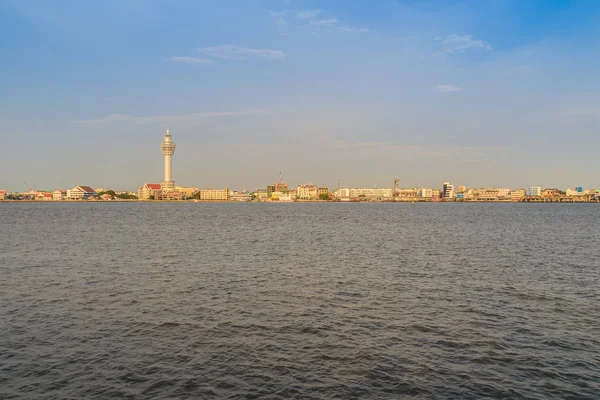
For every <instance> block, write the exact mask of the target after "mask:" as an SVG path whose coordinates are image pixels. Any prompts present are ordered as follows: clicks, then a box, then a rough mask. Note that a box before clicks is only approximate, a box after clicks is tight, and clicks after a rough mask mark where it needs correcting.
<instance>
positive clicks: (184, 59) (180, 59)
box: [167, 56, 211, 64]
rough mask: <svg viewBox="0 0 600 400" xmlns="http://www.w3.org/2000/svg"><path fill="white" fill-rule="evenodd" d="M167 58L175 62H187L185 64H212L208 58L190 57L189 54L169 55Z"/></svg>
mask: <svg viewBox="0 0 600 400" xmlns="http://www.w3.org/2000/svg"><path fill="white" fill-rule="evenodd" d="M167 60H169V61H173V62H178V63H185V64H210V63H211V61H210V60H207V59H206V58H200V57H189V56H178V57H167Z"/></svg>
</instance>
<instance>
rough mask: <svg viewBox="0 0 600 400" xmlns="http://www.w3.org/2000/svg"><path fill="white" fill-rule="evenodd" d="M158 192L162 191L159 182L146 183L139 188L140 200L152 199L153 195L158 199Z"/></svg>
mask: <svg viewBox="0 0 600 400" xmlns="http://www.w3.org/2000/svg"><path fill="white" fill-rule="evenodd" d="M158 192H160V184H159V183H144V185H143V186H142V187H141V188H139V190H138V194H137V196H138V200H140V201H142V200H151V197H152V198H154V199H155V200H156V198H157V194H158Z"/></svg>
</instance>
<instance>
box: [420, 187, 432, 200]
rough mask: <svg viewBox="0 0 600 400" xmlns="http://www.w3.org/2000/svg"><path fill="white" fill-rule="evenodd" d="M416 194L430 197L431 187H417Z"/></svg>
mask: <svg viewBox="0 0 600 400" xmlns="http://www.w3.org/2000/svg"><path fill="white" fill-rule="evenodd" d="M418 196H419V197H424V198H427V199H430V198H432V197H433V189H427V188H421V189H419V192H418Z"/></svg>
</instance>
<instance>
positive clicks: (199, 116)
mask: <svg viewBox="0 0 600 400" xmlns="http://www.w3.org/2000/svg"><path fill="white" fill-rule="evenodd" d="M269 112H270V111H269V110H252V109H250V110H240V111H218V112H204V113H192V114H184V115H152V116H136V115H129V114H110V115H107V116H105V117H102V118H97V119H78V120H70V121H68V123H70V124H85V125H99V124H105V123H111V122H131V123H138V124H149V123H174V122H192V121H198V120H204V119H207V118H216V117H233V116H247V115H258V114H266V113H269Z"/></svg>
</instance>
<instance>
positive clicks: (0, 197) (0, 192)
mask: <svg viewBox="0 0 600 400" xmlns="http://www.w3.org/2000/svg"><path fill="white" fill-rule="evenodd" d="M2 200H6V190H0V201H2Z"/></svg>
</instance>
